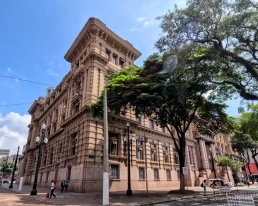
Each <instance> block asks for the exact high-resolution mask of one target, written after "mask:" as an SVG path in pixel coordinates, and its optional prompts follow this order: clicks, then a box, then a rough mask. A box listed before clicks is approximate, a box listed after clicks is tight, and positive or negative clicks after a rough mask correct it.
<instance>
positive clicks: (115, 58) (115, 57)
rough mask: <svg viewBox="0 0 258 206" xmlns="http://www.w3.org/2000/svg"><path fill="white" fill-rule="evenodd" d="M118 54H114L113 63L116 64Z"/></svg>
mask: <svg viewBox="0 0 258 206" xmlns="http://www.w3.org/2000/svg"><path fill="white" fill-rule="evenodd" d="M116 60H117V56H115V55H113V61H112V62H113V64H116Z"/></svg>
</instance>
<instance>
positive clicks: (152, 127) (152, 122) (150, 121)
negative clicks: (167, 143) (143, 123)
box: [149, 119, 154, 129]
mask: <svg viewBox="0 0 258 206" xmlns="http://www.w3.org/2000/svg"><path fill="white" fill-rule="evenodd" d="M149 126H150V128H151V129H154V121H153V120H152V119H150V120H149Z"/></svg>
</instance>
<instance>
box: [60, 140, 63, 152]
mask: <svg viewBox="0 0 258 206" xmlns="http://www.w3.org/2000/svg"><path fill="white" fill-rule="evenodd" d="M62 147H63V145H62V143H61V144H60V146H59V153H60V154H61V152H62Z"/></svg>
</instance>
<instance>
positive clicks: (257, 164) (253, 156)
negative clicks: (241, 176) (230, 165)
mask: <svg viewBox="0 0 258 206" xmlns="http://www.w3.org/2000/svg"><path fill="white" fill-rule="evenodd" d="M255 157H256V155H252V158H253V160H254V162H255V165H256V169H257V170H258V162H257V160H256V158H255Z"/></svg>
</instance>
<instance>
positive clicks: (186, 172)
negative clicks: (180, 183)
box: [183, 167, 188, 175]
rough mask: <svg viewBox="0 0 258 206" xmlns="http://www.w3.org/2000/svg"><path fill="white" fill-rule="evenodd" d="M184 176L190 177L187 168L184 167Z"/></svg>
mask: <svg viewBox="0 0 258 206" xmlns="http://www.w3.org/2000/svg"><path fill="white" fill-rule="evenodd" d="M183 174H184V175H188V169H187V167H183Z"/></svg>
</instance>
